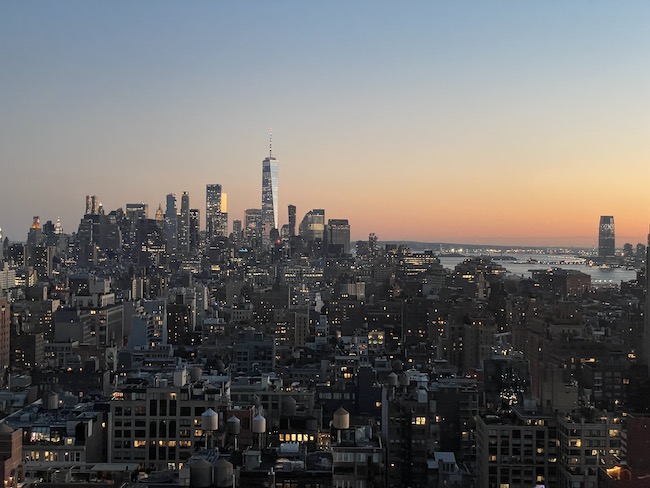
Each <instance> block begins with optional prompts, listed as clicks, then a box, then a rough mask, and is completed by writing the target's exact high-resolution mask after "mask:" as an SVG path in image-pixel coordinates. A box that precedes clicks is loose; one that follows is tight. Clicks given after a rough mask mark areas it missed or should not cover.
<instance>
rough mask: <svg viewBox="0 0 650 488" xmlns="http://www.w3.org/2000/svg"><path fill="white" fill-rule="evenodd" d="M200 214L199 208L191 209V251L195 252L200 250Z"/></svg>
mask: <svg viewBox="0 0 650 488" xmlns="http://www.w3.org/2000/svg"><path fill="white" fill-rule="evenodd" d="M200 216H201V214H200V213H199V209H198V208H191V209H190V252H191V253H193V254H194V253H196V251H198V250H199V240H200V237H199V236H200V227H199V225H200V224H199V222H200Z"/></svg>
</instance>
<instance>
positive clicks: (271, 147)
mask: <svg viewBox="0 0 650 488" xmlns="http://www.w3.org/2000/svg"><path fill="white" fill-rule="evenodd" d="M269 159H273V129H269Z"/></svg>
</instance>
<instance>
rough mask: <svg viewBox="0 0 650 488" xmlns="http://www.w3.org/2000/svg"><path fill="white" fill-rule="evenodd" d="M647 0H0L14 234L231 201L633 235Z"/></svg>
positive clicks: (639, 198) (499, 228)
mask: <svg viewBox="0 0 650 488" xmlns="http://www.w3.org/2000/svg"><path fill="white" fill-rule="evenodd" d="M649 26H650V3H648V2H646V1H641V0H639V1H622V2H612V1H594V0H589V1H586V0H584V1H579V0H576V1H571V2H566V1H543V2H541V1H520V2H513V1H489V2H477V1H472V2H465V1H457V0H454V1H442V0H440V1H433V0H428V1H422V2H417V1H411V2H394V1H391V2H388V1H386V2H384V1H372V2H362V1H358V2H350V1H331V0H330V1H327V2H305V1H295V2H293V1H292V2H290V1H278V2H262V1H251V2H225V1H224V2H219V1H183V2H179V1H165V0H156V1H154V0H150V1H144V0H142V1H137V2H134V1H126V0H124V1H110V2H109V1H104V2H100V1H93V2H89V1H87V0H80V1H66V0H57V1H46V0H43V1H29V0H27V1H25V0H20V1H18V0H16V1H12V0H4V1H2V2H0V227H2V229H3V231H4V234H5V235H8V236H9V238H10V239H13V240H24V239H25V238H26V235H27V230H28V228H29V226H30V224H31V218H32V215H40V216H41V220H42V221H45V220H55V219H56V218H57V216H60V217H61V220H62V223H63V227H64V230H65V231H66V232H72V231H75V230H76V228H77V226H78V223H79V219H80V217H81V215H82V213H83V210H84V205H85V195H88V194H96V195H98V196H99V198H100V200H101V201H102V203H103V204H104V207H105V209H107V210H111V209H114V208H117V207H123V206H124V205H125V203H127V202H139V201H144V202H147V203H148V204H149V207H150V214H153V212H154V210H155V208H156V207H157V206H158V203H163V205H164V200H165V194H167V193H172V192H174V193H176V194H177V195H180V194H181V193H182V192H183V191H189V192H190V201H191V204H192V207H197V208H200V209H201V213H202V220H203V212H204V210H205V185H206V183H221V184H222V185H223V187H224V191H226V192H227V193H228V203H229V209H228V210H229V214H230V220H231V221H232V220H233V219H241V218H243V211H244V209H246V208H259V206H260V200H261V169H262V164H261V161H262V159H263V158H264V157H265V156H266V155H267V149H268V130H269V128H271V127H272V128H273V147H274V155H275V156H276V157H277V158H278V159H279V160H280V164H281V166H280V216H281V217H280V221H281V223H285V222H286V220H287V217H286V205H287V204H289V203H293V204H295V205H296V206H297V207H298V214H299V219H300V218H301V216H302V215H303V214H304V213H305V212H306V211H308V210H309V209H311V208H325V209H326V218H348V219H349V220H350V224H351V226H352V234H353V235H352V237H353V238H354V239H364V238H366V237H367V235H368V233H369V232H375V233H377V235H378V236H379V238H380V239H382V240H389V239H404V240H406V239H408V240H420V241H442V242H462V243H493V244H512V245H516V244H521V245H534V244H537V245H580V246H591V245H595V244H596V240H597V227H598V219H599V216H600V215H614V217H615V222H616V232H617V245H619V246H621V245H622V244H623V243H624V242H627V241H630V242H632V243H636V242H645V240H646V237H645V236H646V234H647V232H648V222H650V190H649V188H650V185H649V183H650V89H649V87H650V62H649V60H648V53H649V52H650V28H649Z"/></svg>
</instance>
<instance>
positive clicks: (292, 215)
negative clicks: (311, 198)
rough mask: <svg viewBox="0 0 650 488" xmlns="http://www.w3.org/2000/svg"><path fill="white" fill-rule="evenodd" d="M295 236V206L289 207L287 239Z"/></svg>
mask: <svg viewBox="0 0 650 488" xmlns="http://www.w3.org/2000/svg"><path fill="white" fill-rule="evenodd" d="M295 235H296V206H295V205H289V237H293V236H295Z"/></svg>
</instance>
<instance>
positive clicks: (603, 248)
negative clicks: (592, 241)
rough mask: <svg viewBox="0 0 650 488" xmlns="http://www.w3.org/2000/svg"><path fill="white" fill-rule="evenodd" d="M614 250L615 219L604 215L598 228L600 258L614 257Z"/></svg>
mask: <svg viewBox="0 0 650 488" xmlns="http://www.w3.org/2000/svg"><path fill="white" fill-rule="evenodd" d="M614 250H615V242H614V217H612V216H611V215H602V216H601V217H600V225H599V227H598V257H600V258H605V257H613V256H614Z"/></svg>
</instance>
